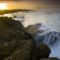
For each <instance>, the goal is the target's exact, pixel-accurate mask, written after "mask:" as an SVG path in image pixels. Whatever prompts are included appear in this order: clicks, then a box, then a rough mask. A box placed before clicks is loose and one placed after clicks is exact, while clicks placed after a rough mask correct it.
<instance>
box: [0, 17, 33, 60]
mask: <svg viewBox="0 0 60 60" xmlns="http://www.w3.org/2000/svg"><path fill="white" fill-rule="evenodd" d="M32 47H33V43H32V39H31V37H30V35H29V34H28V33H27V32H26V30H25V28H24V27H23V25H22V24H21V23H20V22H19V21H15V20H14V19H12V18H8V17H0V60H3V59H4V60H29V59H30V56H31V53H30V52H31V50H32Z"/></svg>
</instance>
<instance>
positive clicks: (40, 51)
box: [37, 43, 51, 60]
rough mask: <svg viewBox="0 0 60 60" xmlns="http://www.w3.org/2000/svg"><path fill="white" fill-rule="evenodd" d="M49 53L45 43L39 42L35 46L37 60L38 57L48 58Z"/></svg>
mask: <svg viewBox="0 0 60 60" xmlns="http://www.w3.org/2000/svg"><path fill="white" fill-rule="evenodd" d="M50 53H51V50H50V48H49V47H48V46H47V45H46V44H43V43H41V44H39V45H38V46H37V60H38V59H40V58H48V57H49V54H50Z"/></svg>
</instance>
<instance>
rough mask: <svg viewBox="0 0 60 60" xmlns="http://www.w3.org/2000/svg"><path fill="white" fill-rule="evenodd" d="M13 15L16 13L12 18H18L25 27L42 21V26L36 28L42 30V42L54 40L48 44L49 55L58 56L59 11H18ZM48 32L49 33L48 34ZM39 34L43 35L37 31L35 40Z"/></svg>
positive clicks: (59, 53)
mask: <svg viewBox="0 0 60 60" xmlns="http://www.w3.org/2000/svg"><path fill="white" fill-rule="evenodd" d="M13 15H16V18H14V19H16V20H20V21H21V22H22V24H23V25H24V26H25V27H27V26H28V25H34V24H39V23H42V26H41V27H39V28H37V30H40V29H41V30H44V32H43V33H45V34H44V35H45V36H44V42H45V43H46V44H48V45H49V43H52V42H54V43H53V44H52V45H49V46H50V48H51V54H50V57H58V58H60V12H51V11H50V12H46V11H41V12H40V11H39V12H28V13H25V12H19V13H16V14H13ZM47 31H48V32H47ZM49 32H51V33H50V34H49V35H48V33H49ZM41 36H43V35H42V33H41V34H40V33H38V34H37V35H36V37H37V39H36V41H38V38H39V37H40V38H41ZM55 39H56V41H55Z"/></svg>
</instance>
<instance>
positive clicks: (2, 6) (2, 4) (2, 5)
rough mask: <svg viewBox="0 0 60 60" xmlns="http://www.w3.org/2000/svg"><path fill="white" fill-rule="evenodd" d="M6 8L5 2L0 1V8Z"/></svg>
mask: <svg viewBox="0 0 60 60" xmlns="http://www.w3.org/2000/svg"><path fill="white" fill-rule="evenodd" d="M7 8H8V7H7V4H6V3H0V10H6V9H7Z"/></svg>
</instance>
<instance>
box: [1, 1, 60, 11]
mask: <svg viewBox="0 0 60 60" xmlns="http://www.w3.org/2000/svg"><path fill="white" fill-rule="evenodd" d="M0 3H7V5H8V8H9V9H33V10H40V9H55V10H60V0H0Z"/></svg>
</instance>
